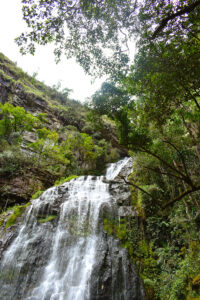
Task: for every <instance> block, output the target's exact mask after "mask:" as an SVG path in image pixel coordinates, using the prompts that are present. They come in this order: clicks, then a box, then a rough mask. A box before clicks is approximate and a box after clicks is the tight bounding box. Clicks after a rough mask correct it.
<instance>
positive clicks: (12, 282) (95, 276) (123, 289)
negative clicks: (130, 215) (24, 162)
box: [0, 160, 145, 300]
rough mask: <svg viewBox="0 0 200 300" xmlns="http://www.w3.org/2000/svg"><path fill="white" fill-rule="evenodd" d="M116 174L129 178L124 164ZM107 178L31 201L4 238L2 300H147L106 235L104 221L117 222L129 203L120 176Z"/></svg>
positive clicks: (130, 268) (0, 281) (84, 181)
mask: <svg viewBox="0 0 200 300" xmlns="http://www.w3.org/2000/svg"><path fill="white" fill-rule="evenodd" d="M129 163H131V162H130V161H129ZM127 164H128V160H127ZM110 168H112V165H111V166H110ZM114 169H115V170H116V171H118V173H119V171H120V170H122V171H123V172H122V173H123V174H124V172H125V173H126V172H127V168H126V166H124V167H122V162H121V163H120V165H117V166H114ZM113 173H114V174H116V172H114V170H113ZM122 173H121V174H122ZM106 176H107V177H106V178H105V177H103V176H102V177H95V176H87V177H86V176H85V177H80V178H78V179H75V180H72V181H70V182H69V183H65V184H63V185H60V186H58V187H54V188H51V189H49V190H47V191H46V192H44V193H43V195H42V196H41V197H40V198H38V199H36V200H34V201H32V204H31V205H30V206H29V207H28V208H27V210H26V212H25V214H24V215H23V216H22V217H21V219H19V220H18V221H19V224H18V225H16V224H15V225H14V227H13V228H12V229H11V228H7V229H6V231H5V232H4V237H3V238H1V250H2V253H3V256H2V257H1V263H0V284H1V290H0V297H1V298H2V299H6V300H11V299H12V300H16V299H22V300H25V299H26V300H40V299H47V300H50V299H57V300H75V299H76V300H80V299H81V300H110V299H113V300H134V299H135V300H138V299H140V300H142V299H144V298H145V296H144V290H143V287H142V283H141V280H140V279H139V277H138V276H137V274H136V271H135V268H134V266H133V264H132V263H131V262H130V259H129V257H128V254H127V251H126V249H123V248H121V247H120V245H119V241H118V240H116V239H114V238H113V237H112V236H110V235H108V234H107V232H106V231H104V226H103V218H104V216H105V215H109V216H110V217H112V218H116V219H118V218H119V204H120V203H122V202H123V206H124V207H125V206H126V201H127V202H128V201H129V197H130V194H129V192H128V190H127V189H126V186H125V185H124V183H123V181H121V182H118V181H119V178H120V176H118V177H117V176H116V178H112V179H110V178H109V176H108V173H107V175H106ZM111 180H112V182H110V181H111ZM111 185H112V187H111ZM114 185H115V186H114ZM120 195H121V196H120ZM121 201H122V202H121ZM22 220H23V222H24V224H23V223H22V224H21V222H22ZM5 222H6V221H5Z"/></svg>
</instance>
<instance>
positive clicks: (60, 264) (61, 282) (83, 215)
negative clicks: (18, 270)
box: [32, 176, 110, 300]
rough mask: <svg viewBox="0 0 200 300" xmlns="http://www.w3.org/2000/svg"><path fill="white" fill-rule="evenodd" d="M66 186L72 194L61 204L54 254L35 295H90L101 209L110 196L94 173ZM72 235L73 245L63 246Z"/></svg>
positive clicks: (72, 299)
mask: <svg viewBox="0 0 200 300" xmlns="http://www.w3.org/2000/svg"><path fill="white" fill-rule="evenodd" d="M67 185H68V186H69V191H70V194H69V198H68V200H67V201H66V202H64V203H63V204H62V208H61V215H60V220H59V224H58V228H57V231H56V234H55V239H54V242H53V244H54V248H53V252H52V256H51V258H50V261H49V263H48V265H47V267H46V269H45V272H44V276H43V278H42V282H41V284H40V286H39V287H37V288H35V290H34V291H33V294H32V295H33V296H37V299H41V300H44V299H45V297H46V296H47V295H49V293H50V294H51V297H50V298H49V299H50V300H54V299H56V300H65V299H69V300H80V299H85V300H87V299H89V298H90V294H89V282H90V276H91V272H92V267H93V265H94V263H95V258H96V254H97V250H98V245H99V243H100V240H99V239H100V238H101V236H100V235H98V219H99V212H100V207H101V206H102V204H103V203H108V202H109V199H110V197H109V193H108V190H107V185H106V184H105V183H103V182H102V177H99V178H98V180H93V179H92V177H91V176H88V177H87V180H84V178H83V177H80V178H78V179H77V180H74V181H72V182H71V183H70V184H67ZM72 216H74V219H75V220H74V222H73V221H72ZM72 234H73V235H74V236H75V240H71V243H72V244H71V245H70V247H68V248H66V247H64V245H63V241H64V244H66V243H68V240H69V241H70V239H71V235H72ZM73 239H74V238H73Z"/></svg>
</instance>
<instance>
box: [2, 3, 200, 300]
mask: <svg viewBox="0 0 200 300" xmlns="http://www.w3.org/2000/svg"><path fill="white" fill-rule="evenodd" d="M22 2H23V3H24V6H23V14H24V19H25V20H26V22H27V24H28V25H29V29H30V31H29V32H28V33H26V34H22V35H21V36H20V37H19V38H18V40H17V42H18V44H19V45H20V46H22V48H21V51H22V52H27V51H29V52H31V53H34V51H35V43H39V44H46V43H48V42H52V41H55V42H56V45H57V48H56V49H55V53H56V55H57V58H58V59H59V57H60V55H61V53H62V51H64V52H65V54H66V55H67V57H71V56H75V57H76V59H77V61H78V62H79V63H80V64H81V65H82V66H83V67H84V69H85V70H86V72H88V73H93V74H97V73H98V74H102V73H107V74H110V76H111V77H110V80H108V81H107V82H106V83H104V84H103V85H102V88H101V89H100V90H99V91H97V92H96V93H95V95H94V96H93V98H92V101H91V103H90V109H91V108H92V109H93V110H94V112H92V111H90V113H89V114H88V116H87V123H86V124H84V125H85V126H84V127H83V129H84V130H83V132H79V131H77V130H74V128H68V129H67V128H65V127H64V128H63V132H64V134H65V138H63V139H60V134H61V133H58V132H55V131H52V130H49V129H48V128H47V127H46V126H44V125H42V124H43V123H41V122H42V121H41V119H40V116H39V115H38V116H37V117H36V118H37V120H36V119H33V118H32V117H30V116H29V115H27V113H25V112H24V111H23V110H19V111H18V112H17V114H22V115H23V114H25V115H26V117H24V118H22V120H24V121H23V124H21V123H20V122H21V117H20V118H19V120H18V118H16V116H15V113H14V111H13V112H11V111H10V110H11V108H12V107H11V106H10V107H9V106H8V107H7V108H6V106H1V113H2V115H3V117H2V119H1V123H0V126H1V127H0V137H1V139H2V141H3V143H4V145H6V147H8V148H3V150H4V151H6V153H4V154H2V155H5V157H7V158H9V157H10V159H8V161H9V164H8V165H9V166H8V170H9V172H11V171H13V168H16V164H15V162H14V161H13V159H11V155H10V154H9V153H10V152H9V151H12V147H13V145H16V146H15V147H17V145H19V143H21V140H22V139H20V138H19V136H20V133H21V134H23V133H24V131H29V130H33V131H34V134H35V136H36V141H35V142H32V143H30V144H29V145H28V146H27V147H29V149H30V151H32V152H30V153H32V154H31V155H32V156H31V157H32V158H33V159H32V161H33V164H34V165H35V164H38V166H40V167H41V166H44V168H45V169H47V170H48V171H49V172H53V173H55V174H59V176H60V177H67V176H69V175H70V174H78V175H79V174H81V171H80V170H78V167H79V164H78V161H79V160H81V161H84V162H85V163H87V164H89V163H91V162H92V164H94V165H95V167H94V168H97V167H98V161H99V160H100V161H101V160H102V159H103V160H104V161H108V160H109V159H111V158H112V157H113V155H114V154H113V153H112V151H111V150H108V148H109V144H108V143H107V142H106V141H105V140H104V139H103V138H102V132H103V130H102V127H101V126H102V115H104V114H105V113H106V114H107V115H108V117H109V118H111V119H112V122H113V121H114V122H115V124H116V127H117V131H118V136H119V141H120V143H121V144H122V145H123V146H124V147H126V148H127V149H128V150H129V153H130V155H132V156H133V157H134V165H133V172H132V174H131V175H130V177H129V179H128V181H126V183H127V184H128V185H129V186H130V189H131V193H132V205H133V206H134V208H135V209H136V210H137V212H138V220H134V219H131V218H124V219H123V220H121V221H120V224H119V223H118V221H116V220H112V219H110V218H109V217H106V218H105V220H104V225H105V229H106V230H107V231H108V233H109V234H114V235H115V236H116V237H118V238H119V239H120V240H121V243H122V245H123V246H124V247H126V248H127V249H128V251H129V253H130V255H131V257H132V259H133V262H134V263H135V265H136V266H137V268H138V272H139V273H140V275H141V277H142V278H143V280H144V283H145V287H146V291H147V294H148V297H149V299H163V300H165V299H169V300H173V299H177V300H179V299H187V300H189V299H199V296H200V280H199V278H200V235H199V225H200V202H199V197H200V165H199V164H200V144H199V137H200V65H199V64H200V60H199V57H200V47H199V46H200V36H199V20H200V1H198V0H189V1H185V0H179V1H157V0H156V1H155V0H154V1H153V0H141V1H115V0H112V1H85V0H84V1H83V0H80V1H76V2H75V3H72V1H61V0H53V1H42V0H41V1H36V0H23V1H22ZM55 12H56V13H55ZM65 26H67V28H68V30H64V28H65ZM65 32H66V33H69V35H67V36H65ZM133 37H134V38H135V37H137V55H136V57H135V59H134V62H130V65H131V66H130V65H128V61H129V58H128V55H127V52H126V50H127V46H128V45H127V43H128V40H129V39H131V38H133ZM27 42H28V46H27V47H26V45H25V44H26V43H27ZM105 49H109V51H106V50H105ZM2 76H3V75H2ZM4 79H5V80H7V81H9V80H10V78H9V76H8V74H7V75H4ZM61 98H62V97H61ZM62 99H63V98H62ZM61 102H62V103H63V100H62V101H61ZM6 109H8V110H9V111H10V112H9V113H7V112H6ZM12 110H13V108H12ZM64 110H66V108H63V106H62V105H61V106H60V107H59V108H57V111H58V112H57V113H58V115H60V116H61V117H63V111H64ZM4 111H5V112H4ZM10 116H11V117H10ZM34 118H35V117H34ZM43 122H44V121H43ZM30 124H31V126H29V125H30ZM15 127H16V129H15ZM7 128H8V129H9V130H8V132H7ZM94 141H95V142H94ZM5 149H6V150H5ZM17 153H18V152H16V154H17ZM114 157H116V156H115V155H114ZM34 159H35V161H34ZM0 161H1V170H2V168H5V166H4V163H3V158H2V156H1V157H0ZM20 162H21V160H20ZM19 165H20V163H19ZM17 167H18V165H17ZM75 170H76V171H75ZM1 172H2V171H1Z"/></svg>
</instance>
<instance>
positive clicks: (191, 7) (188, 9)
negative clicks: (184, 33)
mask: <svg viewBox="0 0 200 300" xmlns="http://www.w3.org/2000/svg"><path fill="white" fill-rule="evenodd" d="M198 5H200V0H197V1H195V2H193V3H192V4H190V5H187V6H186V7H184V8H183V9H181V10H179V11H178V12H177V13H174V14H171V15H170V16H168V17H166V18H164V19H163V20H162V21H161V23H160V25H159V26H158V27H157V28H156V30H155V31H154V33H153V35H152V39H155V38H156V36H157V35H158V34H159V33H160V32H161V31H162V30H163V29H164V28H165V27H166V26H167V23H168V22H169V21H172V20H174V19H175V18H176V17H179V16H182V15H184V14H189V13H190V12H192V11H193V10H194V9H195V8H196V7H197V6H198Z"/></svg>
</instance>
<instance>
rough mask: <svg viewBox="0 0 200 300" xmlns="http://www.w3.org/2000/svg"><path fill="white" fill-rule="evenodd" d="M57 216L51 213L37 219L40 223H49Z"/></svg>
mask: <svg viewBox="0 0 200 300" xmlns="http://www.w3.org/2000/svg"><path fill="white" fill-rule="evenodd" d="M56 217H57V216H55V215H50V216H47V217H46V218H39V219H38V220H37V221H38V223H47V222H51V221H53V220H54V219H55V218H56Z"/></svg>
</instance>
